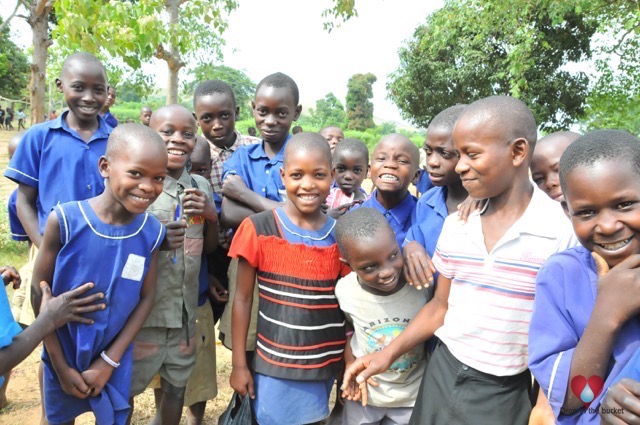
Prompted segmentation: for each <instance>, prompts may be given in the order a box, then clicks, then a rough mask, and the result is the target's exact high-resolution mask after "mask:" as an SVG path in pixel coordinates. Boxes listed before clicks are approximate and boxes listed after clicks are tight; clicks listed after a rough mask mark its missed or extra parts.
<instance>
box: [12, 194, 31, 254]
mask: <svg viewBox="0 0 640 425" xmlns="http://www.w3.org/2000/svg"><path fill="white" fill-rule="evenodd" d="M17 199H18V189H15V190H14V191H13V192H11V195H10V196H9V202H7V213H8V215H9V231H10V232H11V239H13V240H14V241H16V242H26V241H28V240H29V235H27V231H26V230H24V227H23V226H22V223H21V222H20V219H19V218H18V209H17V208H16V201H17Z"/></svg>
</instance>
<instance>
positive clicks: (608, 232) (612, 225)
mask: <svg viewBox="0 0 640 425" xmlns="http://www.w3.org/2000/svg"><path fill="white" fill-rule="evenodd" d="M639 177H640V176H638V174H637V173H636V172H635V170H634V168H633V165H632V164H631V163H630V161H628V160H624V159H621V160H601V161H598V162H596V163H595V164H593V165H583V166H579V167H577V168H576V169H574V170H573V171H571V172H570V173H569V174H568V175H567V176H566V191H565V193H564V197H565V202H563V203H562V205H563V207H564V208H565V210H566V211H567V213H568V214H569V217H570V218H571V223H572V224H573V229H574V231H575V234H576V236H577V238H578V239H579V240H580V243H581V244H582V245H583V246H584V247H585V248H587V249H588V250H590V251H593V252H595V253H597V254H599V255H600V256H601V257H602V258H604V259H605V261H606V262H607V264H609V266H610V267H614V266H616V265H617V264H619V263H620V262H621V261H623V260H624V259H626V258H627V257H629V256H631V255H634V254H640V178H639Z"/></svg>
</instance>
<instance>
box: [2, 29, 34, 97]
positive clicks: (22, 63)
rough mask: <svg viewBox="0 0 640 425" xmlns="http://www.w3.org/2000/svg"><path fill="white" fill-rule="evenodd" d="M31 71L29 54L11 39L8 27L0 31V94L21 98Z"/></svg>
mask: <svg viewBox="0 0 640 425" xmlns="http://www.w3.org/2000/svg"><path fill="white" fill-rule="evenodd" d="M0 23H2V19H1V18H0ZM29 72H30V70H29V59H28V58H27V55H26V54H25V53H24V52H23V51H22V50H21V49H20V48H19V47H18V46H16V45H15V43H14V42H12V41H11V40H10V39H9V27H6V28H5V29H4V30H2V32H0V95H2V96H4V97H8V98H11V99H21V98H22V96H23V94H24V93H23V92H24V90H25V89H26V88H27V85H28V84H29Z"/></svg>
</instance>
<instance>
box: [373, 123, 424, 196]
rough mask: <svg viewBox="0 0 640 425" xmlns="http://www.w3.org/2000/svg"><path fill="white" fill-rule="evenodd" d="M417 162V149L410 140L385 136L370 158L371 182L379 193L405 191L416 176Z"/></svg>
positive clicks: (395, 136)
mask: <svg viewBox="0 0 640 425" xmlns="http://www.w3.org/2000/svg"><path fill="white" fill-rule="evenodd" d="M411 146H413V148H415V149H413V148H412V147H411ZM414 151H415V152H414ZM418 162H419V152H418V148H417V147H416V146H415V145H413V143H411V141H410V140H408V139H405V138H404V137H401V136H397V135H390V136H385V137H384V138H383V139H382V140H380V142H378V144H377V145H376V147H375V150H374V151H373V155H372V156H371V180H372V181H373V184H374V185H375V187H376V188H377V189H378V191H380V192H396V193H398V192H401V191H403V190H404V191H406V190H407V188H408V187H409V184H410V183H411V182H412V181H413V179H414V178H416V176H417V174H418Z"/></svg>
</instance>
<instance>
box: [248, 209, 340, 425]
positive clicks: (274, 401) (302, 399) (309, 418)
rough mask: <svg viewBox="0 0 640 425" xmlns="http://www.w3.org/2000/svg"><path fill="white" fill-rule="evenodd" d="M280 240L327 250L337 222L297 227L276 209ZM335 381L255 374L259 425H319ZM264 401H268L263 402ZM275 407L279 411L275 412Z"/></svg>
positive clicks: (256, 409)
mask: <svg viewBox="0 0 640 425" xmlns="http://www.w3.org/2000/svg"><path fill="white" fill-rule="evenodd" d="M275 214H276V217H277V222H278V225H279V228H280V231H281V232H282V237H283V238H284V239H285V240H287V242H289V243H292V244H305V245H308V246H318V247H329V246H331V245H333V244H335V243H336V239H335V235H334V228H335V225H336V221H335V220H334V219H333V218H331V217H327V222H326V223H325V224H324V226H322V228H320V229H318V230H308V229H302V228H300V227H298V226H296V225H295V224H294V223H293V222H292V221H291V219H289V217H288V216H287V214H286V213H285V212H284V209H283V208H282V207H278V208H276V209H275ZM333 381H334V378H331V379H327V380H324V381H297V380H292V379H282V378H275V377H272V376H267V375H262V374H260V373H255V374H254V382H255V385H256V391H258V388H259V391H260V397H256V399H255V401H254V409H255V412H256V416H257V419H258V421H259V423H260V424H261V425H280V424H307V423H314V422H318V421H320V420H322V419H324V418H326V417H327V416H328V415H329V407H328V405H327V403H326V402H325V401H327V400H329V395H330V394H331V389H332V388H333ZM265 398H267V399H265ZM274 406H278V408H274Z"/></svg>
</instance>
